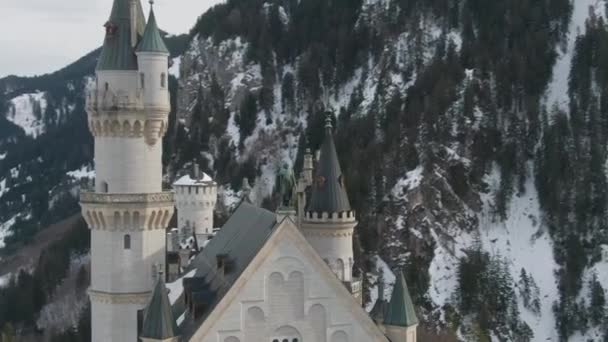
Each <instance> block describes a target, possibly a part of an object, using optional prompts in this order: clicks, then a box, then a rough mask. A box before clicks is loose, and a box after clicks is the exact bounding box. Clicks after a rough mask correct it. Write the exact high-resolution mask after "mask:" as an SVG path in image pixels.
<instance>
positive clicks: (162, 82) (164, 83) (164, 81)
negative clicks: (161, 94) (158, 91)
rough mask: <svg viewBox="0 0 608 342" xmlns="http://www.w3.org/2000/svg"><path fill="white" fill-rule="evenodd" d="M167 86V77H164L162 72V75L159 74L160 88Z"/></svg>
mask: <svg viewBox="0 0 608 342" xmlns="http://www.w3.org/2000/svg"><path fill="white" fill-rule="evenodd" d="M166 86H167V75H165V73H164V72H163V73H162V74H160V87H161V88H164V87H166Z"/></svg>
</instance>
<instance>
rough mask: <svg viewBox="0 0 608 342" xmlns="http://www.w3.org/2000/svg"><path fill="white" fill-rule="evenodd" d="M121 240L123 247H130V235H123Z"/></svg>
mask: <svg viewBox="0 0 608 342" xmlns="http://www.w3.org/2000/svg"><path fill="white" fill-rule="evenodd" d="M123 240H124V241H123V245H124V249H131V235H129V234H127V235H125V236H124V238H123Z"/></svg>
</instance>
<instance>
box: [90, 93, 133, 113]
mask: <svg viewBox="0 0 608 342" xmlns="http://www.w3.org/2000/svg"><path fill="white" fill-rule="evenodd" d="M86 106H87V110H89V111H118V110H133V109H135V110H137V109H143V108H144V97H143V93H142V91H141V90H138V91H135V92H127V91H113V90H111V89H108V90H97V89H94V90H90V91H88V92H87V98H86Z"/></svg>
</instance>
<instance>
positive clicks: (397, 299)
mask: <svg viewBox="0 0 608 342" xmlns="http://www.w3.org/2000/svg"><path fill="white" fill-rule="evenodd" d="M384 324H385V325H396V326H400V327H411V326H412V325H416V324H418V318H417V317H416V311H415V310H414V303H412V298H411V297H410V292H409V291H408V289H407V284H406V283H405V277H404V276H403V272H401V274H399V276H398V277H397V281H396V282H395V287H394V288H393V294H392V296H391V301H390V302H389V303H388V307H387V308H386V314H385V315H384Z"/></svg>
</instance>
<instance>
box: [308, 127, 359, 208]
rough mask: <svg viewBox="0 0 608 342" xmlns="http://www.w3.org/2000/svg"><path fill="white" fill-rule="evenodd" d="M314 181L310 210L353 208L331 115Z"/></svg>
mask: <svg viewBox="0 0 608 342" xmlns="http://www.w3.org/2000/svg"><path fill="white" fill-rule="evenodd" d="M313 181H314V184H313V190H312V198H311V201H310V205H309V206H308V211H311V212H318V213H322V212H327V213H339V212H344V211H350V210H351V208H350V201H349V200H348V195H347V193H346V185H345V181H344V176H343V175H342V169H341V168H340V162H339V161H338V153H337V152H336V146H335V145H334V138H333V133H332V124H331V116H329V115H328V116H327V119H326V122H325V140H324V141H323V145H321V155H320V157H319V163H318V165H317V170H316V172H315V179H314V180H313Z"/></svg>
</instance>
